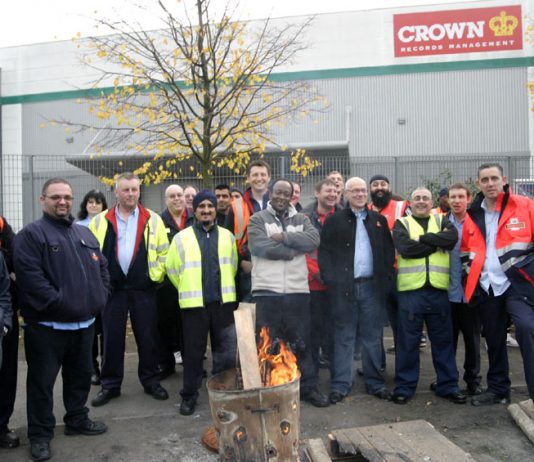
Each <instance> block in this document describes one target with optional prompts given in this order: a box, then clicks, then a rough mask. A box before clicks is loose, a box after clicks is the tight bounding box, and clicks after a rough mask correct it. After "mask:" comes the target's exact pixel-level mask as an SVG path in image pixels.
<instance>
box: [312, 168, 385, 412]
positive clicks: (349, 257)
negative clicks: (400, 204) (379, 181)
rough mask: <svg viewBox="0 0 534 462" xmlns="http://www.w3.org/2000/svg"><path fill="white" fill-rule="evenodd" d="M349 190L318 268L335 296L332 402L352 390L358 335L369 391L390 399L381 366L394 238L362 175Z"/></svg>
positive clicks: (324, 239) (327, 228) (330, 225)
mask: <svg viewBox="0 0 534 462" xmlns="http://www.w3.org/2000/svg"><path fill="white" fill-rule="evenodd" d="M345 195H346V197H347V200H348V207H346V208H344V209H342V210H339V211H338V212H336V213H334V214H333V215H332V216H330V217H328V218H327V219H326V222H325V224H324V225H323V229H322V232H321V245H320V247H319V268H320V270H321V277H322V279H323V281H324V283H325V284H326V286H327V287H328V291H329V296H330V299H331V300H332V318H333V323H334V358H333V362H334V367H333V374H332V383H331V393H330V402H331V403H332V404H335V403H338V402H340V401H342V400H343V399H344V398H345V396H347V395H348V393H349V392H350V390H351V387H352V381H353V375H354V374H353V362H352V358H353V354H354V342H355V338H356V337H358V338H359V339H360V340H361V345H362V366H363V377H364V381H365V385H366V389H367V392H368V393H369V394H371V395H373V396H376V397H377V398H379V399H384V400H389V399H391V393H390V392H389V391H388V389H387V388H386V383H385V380H384V376H383V374H382V372H381V370H380V369H381V367H382V326H383V325H384V321H385V319H386V310H385V299H384V290H383V288H384V287H389V286H390V285H391V278H394V272H393V263H394V258H395V252H394V249H393V241H392V238H391V233H390V231H389V227H388V223H387V220H386V218H385V217H383V216H382V215H380V214H379V213H378V212H375V211H374V210H368V208H367V198H368V190H367V184H366V183H365V181H364V180H363V179H361V178H358V177H353V178H350V179H349V180H348V181H347V184H346V186H345Z"/></svg>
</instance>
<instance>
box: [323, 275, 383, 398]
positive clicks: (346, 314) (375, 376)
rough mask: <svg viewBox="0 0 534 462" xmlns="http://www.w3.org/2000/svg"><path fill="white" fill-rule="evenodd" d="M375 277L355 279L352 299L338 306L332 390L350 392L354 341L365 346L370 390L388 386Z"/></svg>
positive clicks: (366, 369) (366, 382)
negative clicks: (357, 338) (382, 365)
mask: <svg viewBox="0 0 534 462" xmlns="http://www.w3.org/2000/svg"><path fill="white" fill-rule="evenodd" d="M376 290H377V288H376V286H375V283H374V281H373V280H363V281H359V282H354V294H353V297H352V299H351V300H350V301H349V302H348V303H340V304H339V305H338V306H336V307H335V308H334V370H333V377H332V384H331V389H332V391H335V392H338V393H341V394H342V395H347V394H348V393H349V392H350V390H351V388H352V380H353V377H354V367H353V355H354V341H355V339H356V337H359V339H360V341H361V346H362V366H363V377H364V380H365V385H366V387H367V392H368V393H371V394H373V393H376V392H377V391H379V390H381V389H383V388H385V386H386V384H385V381H384V377H383V375H382V373H381V372H380V368H381V364H382V323H381V322H380V319H381V316H380V307H379V306H378V300H377V296H376Z"/></svg>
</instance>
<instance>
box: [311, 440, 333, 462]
mask: <svg viewBox="0 0 534 462" xmlns="http://www.w3.org/2000/svg"><path fill="white" fill-rule="evenodd" d="M305 443H306V449H307V451H308V455H309V456H310V459H311V461H312V462H332V459H331V458H330V456H329V455H328V452H327V450H326V447H325V445H324V443H323V441H322V440H320V439H318V438H317V439H310V440H306V441H305Z"/></svg>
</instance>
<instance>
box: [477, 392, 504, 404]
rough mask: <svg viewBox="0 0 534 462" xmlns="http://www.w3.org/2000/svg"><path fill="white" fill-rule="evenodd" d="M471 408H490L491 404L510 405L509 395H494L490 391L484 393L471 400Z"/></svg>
mask: <svg viewBox="0 0 534 462" xmlns="http://www.w3.org/2000/svg"><path fill="white" fill-rule="evenodd" d="M471 404H472V405H473V406H490V405H492V404H510V395H496V394H495V393H492V392H491V391H486V392H484V393H481V394H480V395H478V396H473V397H472V398H471Z"/></svg>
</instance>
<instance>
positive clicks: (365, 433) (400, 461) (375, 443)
mask: <svg viewBox="0 0 534 462" xmlns="http://www.w3.org/2000/svg"><path fill="white" fill-rule="evenodd" d="M386 429H387V426H386V425H380V426H376V425H375V426H373V427H361V428H356V429H355V428H350V429H347V430H345V431H346V433H347V434H348V435H349V436H350V437H351V439H353V441H354V436H353V435H355V432H354V430H358V435H357V437H358V438H359V441H360V444H359V448H360V451H361V453H362V455H363V456H364V457H366V459H367V460H370V461H373V462H374V461H377V462H378V461H385V462H407V461H408V460H412V458H411V455H412V454H410V448H409V447H407V446H404V445H402V444H399V442H396V444H392V438H391V437H388V435H387V434H386V433H385V431H386ZM364 441H365V443H364V444H362V443H363V442H364ZM370 448H372V451H371V449H370Z"/></svg>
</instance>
